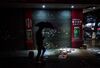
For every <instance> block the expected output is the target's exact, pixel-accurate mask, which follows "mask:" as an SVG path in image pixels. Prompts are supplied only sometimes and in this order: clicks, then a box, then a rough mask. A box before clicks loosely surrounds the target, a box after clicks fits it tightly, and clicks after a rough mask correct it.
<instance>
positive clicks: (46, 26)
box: [35, 22, 54, 29]
mask: <svg viewBox="0 0 100 68" xmlns="http://www.w3.org/2000/svg"><path fill="white" fill-rule="evenodd" d="M35 26H38V27H42V28H51V29H54V27H53V25H52V24H51V23H50V22H39V23H37V24H36V25H35Z"/></svg>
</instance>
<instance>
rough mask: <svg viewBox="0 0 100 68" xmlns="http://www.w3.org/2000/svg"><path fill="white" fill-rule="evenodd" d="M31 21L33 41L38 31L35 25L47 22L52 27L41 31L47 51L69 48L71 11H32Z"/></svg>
mask: <svg viewBox="0 0 100 68" xmlns="http://www.w3.org/2000/svg"><path fill="white" fill-rule="evenodd" d="M32 20H33V33H34V39H35V35H36V31H37V30H38V27H36V26H35V24H37V23H39V22H49V23H51V24H52V25H53V26H54V29H49V28H45V29H43V31H42V32H43V35H44V36H45V39H44V44H45V45H46V48H47V49H57V48H66V47H71V29H70V28H71V11H69V10H62V9H56V10H53V9H52V10H33V14H32ZM35 41H36V40H35ZM36 45H37V44H36V43H35V46H36Z"/></svg>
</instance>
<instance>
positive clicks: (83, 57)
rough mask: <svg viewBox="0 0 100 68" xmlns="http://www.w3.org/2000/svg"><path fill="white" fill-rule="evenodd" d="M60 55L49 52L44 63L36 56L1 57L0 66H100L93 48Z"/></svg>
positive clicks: (23, 67) (33, 67)
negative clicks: (63, 55) (60, 56)
mask: <svg viewBox="0 0 100 68" xmlns="http://www.w3.org/2000/svg"><path fill="white" fill-rule="evenodd" d="M51 53H52V52H51ZM54 53H55V52H54ZM17 55H18V54H17ZM59 55H60V53H57V54H54V55H53V54H52V55H49V54H48V55H47V56H48V57H47V58H45V59H44V61H43V62H42V63H37V62H36V61H35V57H34V58H32V59H30V58H28V57H23V56H18V57H17V56H16V57H1V58H0V68H100V60H99V59H98V58H99V57H98V58H97V57H96V53H93V52H92V50H91V49H88V50H85V49H81V50H80V49H77V50H76V51H75V50H72V51H71V52H69V53H68V54H67V55H68V56H67V57H66V58H65V59H61V58H59Z"/></svg>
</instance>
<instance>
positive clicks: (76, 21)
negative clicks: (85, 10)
mask: <svg viewBox="0 0 100 68" xmlns="http://www.w3.org/2000/svg"><path fill="white" fill-rule="evenodd" d="M72 24H73V25H74V26H78V25H81V24H82V21H81V20H80V19H72Z"/></svg>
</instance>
